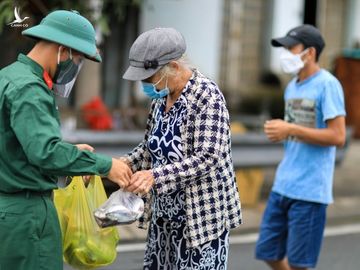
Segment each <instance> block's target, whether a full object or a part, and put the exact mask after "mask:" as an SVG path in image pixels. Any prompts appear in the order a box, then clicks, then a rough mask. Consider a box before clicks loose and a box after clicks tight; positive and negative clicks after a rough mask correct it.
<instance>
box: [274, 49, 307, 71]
mask: <svg viewBox="0 0 360 270" xmlns="http://www.w3.org/2000/svg"><path fill="white" fill-rule="evenodd" d="M307 51H308V49H306V50H304V51H302V52H301V53H299V54H293V53H292V52H290V51H289V50H286V49H283V51H282V52H281V55H280V66H281V68H282V70H283V71H284V72H285V73H289V74H293V75H296V74H298V73H299V72H300V70H301V69H302V68H303V67H304V65H305V62H304V61H303V60H302V59H301V57H302V56H303V55H304V54H305V53H307Z"/></svg>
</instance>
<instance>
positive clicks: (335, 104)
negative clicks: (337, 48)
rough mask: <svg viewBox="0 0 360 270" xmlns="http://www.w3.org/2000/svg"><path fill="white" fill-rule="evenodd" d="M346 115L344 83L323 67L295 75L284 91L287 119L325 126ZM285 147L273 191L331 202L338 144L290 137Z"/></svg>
mask: <svg viewBox="0 0 360 270" xmlns="http://www.w3.org/2000/svg"><path fill="white" fill-rule="evenodd" d="M345 114H346V113H345V106H344V95H343V90H342V87H341V84H340V83H339V81H338V80H337V79H336V78H335V77H334V76H333V75H331V74H330V73H329V72H328V71H326V70H323V69H321V70H320V71H318V72H317V73H315V74H314V75H312V76H311V77H309V78H307V79H306V80H304V81H301V82H297V78H294V79H293V80H292V81H291V82H290V83H289V84H288V86H287V88H286V90H285V121H287V122H290V123H295V124H298V125H303V126H306V127H310V128H326V127H327V123H326V121H327V120H329V119H334V118H336V117H338V116H345ZM284 149H285V151H284V157H283V160H282V161H281V163H280V164H279V166H278V168H277V171H276V176H275V182H274V185H273V191H275V192H277V193H280V194H282V195H284V196H287V197H290V198H293V199H299V200H305V201H312V202H319V203H324V204H329V203H331V202H332V201H333V196H332V183H333V174H334V166H335V152H336V147H335V146H320V145H315V144H309V143H305V142H302V141H299V140H298V139H297V138H294V137H290V138H288V140H286V141H285V142H284Z"/></svg>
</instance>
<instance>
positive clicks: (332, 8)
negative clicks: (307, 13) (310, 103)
mask: <svg viewBox="0 0 360 270" xmlns="http://www.w3.org/2000/svg"><path fill="white" fill-rule="evenodd" d="M349 1H352V0H318V7H317V13H318V14H317V26H318V28H319V29H320V30H321V32H322V33H323V35H324V38H325V41H326V48H325V50H324V52H323V55H322V57H321V62H320V64H321V65H322V66H323V67H324V68H327V69H332V67H333V61H334V59H335V58H336V57H337V56H338V55H340V53H341V50H342V48H343V47H344V46H345V41H346V33H347V27H348V25H347V21H346V17H347V13H346V12H347V5H348V4H349ZM359 2H360V1H359ZM303 9H304V0H292V1H288V0H268V1H262V0H224V19H223V44H222V57H221V70H220V85H221V87H222V89H223V91H224V92H225V94H226V95H227V99H228V102H229V105H230V107H234V106H236V105H237V104H238V103H239V101H240V99H241V96H242V95H243V94H246V93H249V91H252V90H253V89H254V88H255V89H256V87H259V86H258V83H259V82H258V81H259V75H260V74H261V73H262V72H263V71H267V70H270V71H272V72H274V73H276V74H278V75H279V76H280V77H281V78H282V79H283V81H284V83H287V81H285V80H288V79H289V78H290V77H289V76H283V73H282V72H281V70H280V66H279V63H278V58H279V55H278V52H277V51H276V49H274V48H270V47H271V46H270V38H271V37H278V36H283V35H285V34H286V32H287V31H288V30H289V29H290V28H292V27H295V26H297V25H299V24H302V23H303V14H304V10H303Z"/></svg>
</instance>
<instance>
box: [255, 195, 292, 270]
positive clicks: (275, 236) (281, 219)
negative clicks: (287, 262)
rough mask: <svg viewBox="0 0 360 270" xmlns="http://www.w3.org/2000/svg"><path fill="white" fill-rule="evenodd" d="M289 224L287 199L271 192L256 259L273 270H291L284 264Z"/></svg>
mask: <svg viewBox="0 0 360 270" xmlns="http://www.w3.org/2000/svg"><path fill="white" fill-rule="evenodd" d="M287 224H288V220H287V207H286V199H284V197H283V196H281V195H279V194H277V193H274V192H271V193H270V196H269V199H268V202H267V206H266V209H265V212H264V216H263V219H262V223H261V226H260V233H259V239H258V241H257V242H256V248H255V257H256V259H258V260H262V261H265V262H267V263H268V265H270V266H271V267H273V269H279V270H282V269H284V270H290V269H289V268H284V267H285V266H283V265H284V264H283V263H282V260H283V259H284V258H285V255H286V242H287ZM274 267H278V268H274ZM281 267H282V268H281Z"/></svg>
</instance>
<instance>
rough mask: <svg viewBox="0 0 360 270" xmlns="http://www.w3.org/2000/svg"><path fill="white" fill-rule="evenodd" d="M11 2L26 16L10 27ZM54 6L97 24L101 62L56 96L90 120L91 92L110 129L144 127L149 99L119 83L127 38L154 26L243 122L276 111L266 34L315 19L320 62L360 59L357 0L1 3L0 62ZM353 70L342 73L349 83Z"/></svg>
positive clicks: (277, 86) (21, 46) (78, 122)
mask: <svg viewBox="0 0 360 270" xmlns="http://www.w3.org/2000/svg"><path fill="white" fill-rule="evenodd" d="M15 7H19V8H20V14H21V16H22V17H25V16H28V17H30V18H29V19H28V20H26V21H25V22H24V25H23V26H21V27H11V25H8V23H9V22H11V21H12V20H13V19H14V8H15ZM59 8H63V9H75V10H78V11H80V13H81V14H83V15H84V16H86V17H87V18H89V19H90V20H91V21H92V22H93V23H94V25H95V26H96V30H97V33H98V38H97V40H98V42H99V46H100V48H101V54H102V56H103V60H104V61H103V63H102V64H100V65H99V64H96V63H93V62H90V61H86V64H85V65H84V67H83V70H82V72H81V74H80V77H79V79H78V81H77V83H76V88H75V90H74V91H73V93H72V96H71V98H70V99H59V100H58V103H59V107H60V109H61V112H62V117H63V121H64V123H65V126H66V127H69V128H74V127H78V128H86V127H87V126H86V124H85V123H84V122H83V118H82V113H81V112H82V110H81V108H82V106H83V105H84V104H86V103H88V102H89V101H91V100H92V99H93V98H94V97H98V96H99V97H101V99H102V100H103V101H104V103H105V104H106V106H107V108H108V109H109V111H110V113H111V115H112V117H113V120H114V128H115V129H137V128H138V129H142V128H143V127H144V121H145V119H146V115H147V108H148V106H147V105H148V103H149V100H148V99H147V98H146V97H145V96H144V95H143V94H142V92H141V89H140V87H139V84H137V83H131V82H128V81H125V80H123V79H122V74H123V72H124V71H125V69H126V68H127V65H128V52H129V49H130V46H131V44H132V42H133V41H134V40H135V38H136V37H137V36H138V35H139V34H140V33H141V32H143V31H146V30H148V29H151V28H153V27H174V28H176V29H178V30H179V31H180V32H181V33H182V34H183V35H184V37H185V39H186V41H187V45H188V49H187V55H188V57H189V58H190V60H191V61H192V63H193V65H194V66H195V67H197V68H199V69H200V71H202V72H203V73H204V74H206V75H208V76H209V77H211V78H213V79H214V80H215V81H216V82H218V84H219V85H220V88H221V90H222V91H223V93H224V95H225V97H226V98H227V101H228V106H229V110H230V112H231V115H232V117H233V119H234V120H238V121H242V122H243V123H244V124H245V125H246V126H247V127H248V128H256V127H259V126H261V125H262V121H263V120H264V119H266V118H271V117H282V115H283V109H282V108H283V99H282V91H283V88H284V86H285V85H286V83H287V82H288V80H289V79H290V77H287V76H284V75H283V74H282V72H281V70H280V66H279V61H278V58H279V52H278V50H277V49H274V48H272V47H271V46H270V39H271V38H272V37H279V36H282V35H285V34H286V32H287V31H288V30H289V29H290V28H292V27H295V26H297V25H300V24H303V23H307V24H312V25H315V26H316V27H318V28H319V29H320V31H321V32H322V33H323V35H324V37H325V41H326V47H325V50H324V52H323V55H322V57H321V65H322V66H323V67H324V68H326V69H328V70H330V71H332V72H334V73H336V70H337V71H339V70H340V71H339V72H341V71H343V70H344V67H341V66H340V67H338V69H336V63H337V61H338V59H339V58H342V57H344V56H346V57H348V58H349V57H350V58H352V59H355V61H356V63H355V64H354V65H353V66H354V67H356V65H357V58H360V57H359V56H360V53H357V52H358V50H357V49H356V48H358V47H359V43H360V17H359V16H357V14H359V13H360V0H292V1H288V0H196V1H194V0H118V1H117V0H87V1H86V0H83V1H61V0H46V1H45V0H23V1H20V0H19V1H16V0H2V1H1V2H0V31H1V34H0V47H1V50H0V68H2V67H4V66H6V65H8V64H10V63H11V62H13V61H14V60H15V59H16V56H17V54H18V53H19V52H24V53H27V52H28V50H29V49H30V48H31V46H32V45H33V41H32V40H30V39H29V38H26V37H23V36H21V31H22V30H23V29H24V28H26V27H30V26H32V25H34V24H37V23H39V22H40V20H41V18H43V17H44V16H45V15H46V14H48V13H49V12H51V11H52V10H55V9H59ZM339 63H340V64H341V65H342V66H345V67H346V66H347V64H346V63H345V64H344V63H341V61H340V62H339ZM359 65H360V64H359ZM358 69H360V67H358ZM344 72H345V73H346V70H345V71H343V73H344ZM346 74H347V73H346ZM353 76H354V75H347V77H346V76H345V75H344V76H343V78H345V77H346V78H347V79H346V80H347V81H348V80H352V79H351V78H352V77H353ZM359 77H360V76H359ZM349 78H350V79H349ZM351 85H354V84H350V86H347V87H346V88H347V89H345V90H346V91H348V92H349V91H351V95H350V96H352V95H353V94H352V93H355V92H356V91H357V92H358V93H359V92H360V89H359V87H360V84H358V86H359V87H358V86H356V87H355V86H351ZM350 88H351V89H350ZM354 88H355V89H354ZM346 95H349V94H346ZM357 95H358V96H360V94H357ZM359 99H360V97H359ZM359 101H360V100H359ZM349 104H350V103H349ZM352 104H354V102H353V103H351V104H350V105H348V103H347V106H348V108H347V110H348V112H350V118H349V119H350V120H349V121H350V122H348V123H349V124H352V125H356V124H357V123H358V122H360V112H353V111H356V110H358V109H357V108H355V107H356V105H352ZM349 106H350V107H349ZM352 107H354V108H352ZM354 115H355V116H354ZM356 115H359V117H357V116H356Z"/></svg>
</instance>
